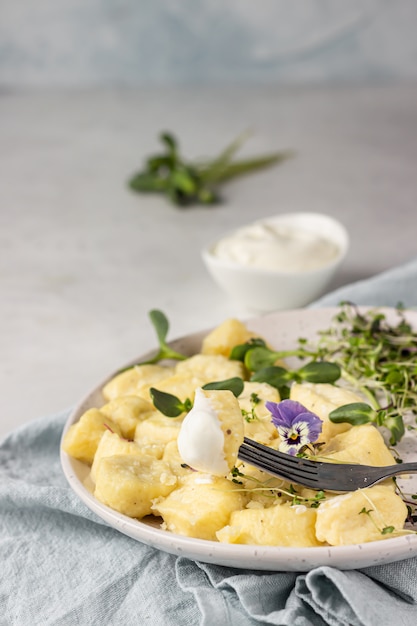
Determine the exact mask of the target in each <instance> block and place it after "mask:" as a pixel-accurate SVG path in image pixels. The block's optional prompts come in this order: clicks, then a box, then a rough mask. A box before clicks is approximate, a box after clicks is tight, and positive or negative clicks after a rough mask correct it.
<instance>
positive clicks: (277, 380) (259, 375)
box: [250, 365, 292, 389]
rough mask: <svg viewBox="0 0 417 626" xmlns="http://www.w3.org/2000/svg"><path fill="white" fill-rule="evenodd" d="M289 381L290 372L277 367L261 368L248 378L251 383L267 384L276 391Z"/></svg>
mask: <svg viewBox="0 0 417 626" xmlns="http://www.w3.org/2000/svg"><path fill="white" fill-rule="evenodd" d="M291 379H292V372H290V371H288V370H286V369H285V368H284V367H280V366H278V365H271V366H270V367H263V368H262V369H260V370H258V371H256V372H254V373H253V374H252V376H251V377H250V380H251V382H256V383H268V385H271V386H272V387H275V388H276V389H281V387H284V386H285V385H288V383H289V382H290V381H291Z"/></svg>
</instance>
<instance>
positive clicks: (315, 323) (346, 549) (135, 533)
mask: <svg viewBox="0 0 417 626" xmlns="http://www.w3.org/2000/svg"><path fill="white" fill-rule="evenodd" d="M361 308H362V309H366V308H367V307H361ZM379 310H381V311H383V312H384V313H385V314H386V315H387V318H388V319H392V318H393V317H394V316H395V310H394V309H390V308H381V307H379ZM337 311H338V309H337V308H326V309H300V310H292V311H279V312H276V313H270V314H268V315H264V316H261V317H257V318H254V319H251V320H249V321H248V322H247V325H248V327H249V328H250V329H252V330H254V331H256V332H259V333H260V334H262V336H263V337H265V338H266V339H267V340H268V341H269V342H270V343H271V344H272V345H274V346H276V347H279V348H280V349H289V348H291V347H294V346H295V341H296V340H297V339H298V338H299V337H306V338H312V337H314V335H315V334H316V333H317V331H318V330H320V329H325V328H327V327H328V326H329V324H330V322H331V319H332V318H333V317H334V315H335V314H336V313H337ZM406 315H407V319H408V320H409V321H410V323H412V324H413V326H414V327H415V328H417V312H412V311H408V312H407V314H406ZM207 332H208V331H207V330H204V331H201V332H198V333H193V334H192V335H187V336H185V337H181V338H180V339H177V340H175V341H173V342H171V345H173V346H174V348H175V349H177V350H179V351H183V352H184V353H186V354H193V353H195V352H197V351H198V349H199V346H200V344H201V340H202V338H203V337H204V336H205V335H206V334H207ZM147 356H148V355H147V354H145V355H142V356H141V357H139V358H138V359H135V360H133V361H131V362H130V363H128V364H126V365H130V364H132V363H134V362H138V361H139V360H142V359H144V358H146V357H147ZM121 367H122V366H121ZM119 369H120V368H119ZM114 374H115V372H113V373H112V374H111V375H109V376H108V377H107V378H106V379H105V380H104V381H102V382H101V383H99V384H98V385H97V386H96V387H94V389H92V390H91V391H90V392H89V393H88V394H87V395H86V397H85V398H83V399H82V401H81V402H80V403H79V404H78V405H77V407H76V408H75V409H74V411H72V413H71V415H70V416H69V417H68V420H67V422H66V424H65V427H64V430H63V435H62V436H63V437H64V435H65V433H66V432H67V430H68V428H69V427H70V426H71V424H73V423H74V422H76V421H77V420H78V419H79V418H80V417H81V415H82V414H83V413H84V412H85V411H86V410H87V409H88V408H91V407H99V406H101V405H102V404H103V402H104V400H103V397H102V395H101V389H102V388H103V386H104V384H105V383H106V382H107V381H108V380H109V379H110V378H112V376H114ZM400 445H401V446H402V448H403V449H401V454H402V455H403V456H404V457H405V458H407V459H409V458H410V455H412V454H413V449H414V451H415V449H416V439H415V437H414V438H412V436H411V435H410V436H409V437H408V438H407V437H406V439H405V442H404V444H403V443H402V442H401V444H400ZM60 456H61V465H62V470H63V472H64V475H65V477H66V479H67V481H68V483H69V485H70V487H71V488H72V489H73V491H74V492H75V493H76V495H77V496H78V497H79V498H80V499H81V500H82V501H83V502H84V504H86V506H87V507H88V508H89V509H90V510H91V511H93V512H94V513H95V514H96V515H97V516H98V517H99V518H100V519H101V520H103V521H105V522H106V523H107V524H108V525H109V526H111V527H113V528H114V529H116V530H117V531H119V532H121V533H123V534H125V535H127V536H128V537H131V538H132V539H135V540H137V541H139V542H141V543H144V544H147V545H149V546H153V547H154V548H157V549H159V550H163V551H164V552H168V553H170V554H174V555H177V556H184V557H187V558H189V559H192V560H195V561H202V562H206V563H213V564H216V565H223V566H228V567H234V568H239V569H252V570H254V569H256V570H264V571H309V570H311V569H314V568H316V567H320V566H331V567H336V568H339V569H346V570H350V569H359V568H364V567H370V566H374V565H381V564H384V563H392V562H395V561H401V560H403V559H407V558H410V557H413V556H415V555H417V536H416V535H403V536H401V537H395V538H392V539H383V540H381V541H374V542H370V543H364V544H357V545H350V546H336V547H332V546H324V547H321V546H320V547H314V548H287V547H275V546H255V545H235V544H233V545H229V544H223V543H218V542H214V541H207V540H202V539H193V538H188V537H183V536H181V535H176V534H174V533H171V532H168V531H165V530H162V529H161V528H159V527H158V526H155V524H152V523H151V522H148V521H147V520H144V521H138V520H135V519H132V518H130V517H127V516H125V515H122V514H120V513H118V512H117V511H114V510H113V509H111V508H109V507H107V506H105V505H104V504H102V503H101V502H99V501H98V500H97V499H96V498H94V496H93V495H92V493H91V492H90V491H89V490H88V489H87V487H86V486H85V485H84V482H85V480H86V478H87V475H88V468H86V466H85V465H83V464H82V463H80V462H78V461H76V460H74V459H72V458H70V457H69V456H68V455H67V454H66V453H65V452H64V451H63V450H62V446H61V451H60ZM414 457H415V452H414Z"/></svg>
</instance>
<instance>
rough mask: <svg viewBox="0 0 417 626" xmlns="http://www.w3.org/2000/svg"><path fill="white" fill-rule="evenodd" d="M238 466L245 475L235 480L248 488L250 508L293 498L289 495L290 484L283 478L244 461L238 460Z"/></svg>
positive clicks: (263, 506)
mask: <svg viewBox="0 0 417 626" xmlns="http://www.w3.org/2000/svg"><path fill="white" fill-rule="evenodd" d="M236 467H237V469H238V471H239V472H240V473H241V474H243V476H237V477H236V478H235V480H238V481H239V482H240V483H241V484H242V487H243V488H244V489H247V495H248V498H249V502H248V504H247V506H248V508H251V507H253V508H268V507H270V506H273V505H275V504H279V503H282V502H285V501H286V500H290V499H291V500H292V496H290V495H287V494H289V493H290V486H289V484H288V483H287V482H286V481H285V480H284V479H283V478H279V477H278V476H272V475H271V474H268V473H267V472H263V471H262V470H260V469H258V468H257V467H254V466H253V465H250V464H249V463H243V462H242V461H238V462H237V463H236Z"/></svg>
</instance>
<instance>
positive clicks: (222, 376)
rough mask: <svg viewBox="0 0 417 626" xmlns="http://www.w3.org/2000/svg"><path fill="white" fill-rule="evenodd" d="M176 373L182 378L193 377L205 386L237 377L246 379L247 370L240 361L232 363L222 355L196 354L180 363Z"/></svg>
mask: <svg viewBox="0 0 417 626" xmlns="http://www.w3.org/2000/svg"><path fill="white" fill-rule="evenodd" d="M175 373H176V374H178V375H182V376H184V375H188V376H191V375H192V376H194V377H195V378H198V379H199V380H200V381H201V384H202V385H203V384H206V383H211V382H213V381H218V380H227V379H228V378H234V377H235V376H238V377H239V378H244V375H245V370H244V367H243V364H242V363H241V362H240V361H230V360H229V359H227V358H226V357H224V356H222V355H220V354H217V355H208V354H195V355H194V356H191V357H190V358H189V359H186V360H185V361H180V362H179V363H178V364H177V366H176V368H175Z"/></svg>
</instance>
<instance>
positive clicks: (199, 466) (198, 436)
mask: <svg viewBox="0 0 417 626" xmlns="http://www.w3.org/2000/svg"><path fill="white" fill-rule="evenodd" d="M177 445H178V451H179V453H180V455H181V458H182V459H183V461H184V462H185V463H187V465H189V466H190V467H192V468H193V469H195V470H198V471H200V472H207V473H209V474H214V475H216V476H225V475H226V474H227V473H228V472H229V467H228V465H227V462H226V459H225V456H224V434H223V431H222V428H221V422H220V419H219V416H218V414H217V412H216V411H215V410H214V409H213V407H212V406H211V404H210V401H209V400H208V398H206V397H205V395H204V393H203V391H202V390H201V389H196V392H195V397H194V405H193V408H192V409H191V411H190V412H189V413H188V414H187V415H186V416H185V418H184V421H183V422H182V424H181V428H180V432H179V435H178V439H177Z"/></svg>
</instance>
